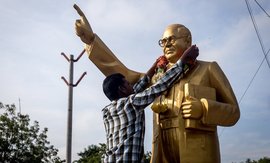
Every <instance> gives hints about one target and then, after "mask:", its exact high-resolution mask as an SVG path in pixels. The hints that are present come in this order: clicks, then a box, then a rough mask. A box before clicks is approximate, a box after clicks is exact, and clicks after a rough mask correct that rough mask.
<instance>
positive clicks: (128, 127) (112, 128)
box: [102, 45, 199, 163]
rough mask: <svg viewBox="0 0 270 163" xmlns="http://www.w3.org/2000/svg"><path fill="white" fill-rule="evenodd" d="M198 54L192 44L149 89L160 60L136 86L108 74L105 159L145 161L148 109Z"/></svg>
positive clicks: (119, 76)
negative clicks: (146, 116)
mask: <svg viewBox="0 0 270 163" xmlns="http://www.w3.org/2000/svg"><path fill="white" fill-rule="evenodd" d="M198 54H199V52H198V48H197V47H196V46H195V45H193V46H191V47H190V48H189V49H187V50H186V51H185V53H184V54H183V55H182V57H181V58H180V59H179V60H178V61H177V62H176V63H175V65H173V66H172V67H171V68H170V69H169V70H168V71H166V73H165V74H164V76H163V77H161V78H160V79H159V81H158V82H157V83H155V84H154V85H152V86H151V87H149V88H147V86H148V84H149V82H150V79H151V77H152V76H153V74H154V72H155V68H156V63H155V64H154V65H153V66H152V67H151V68H150V69H149V71H148V72H147V73H146V75H145V76H144V77H143V78H141V79H140V80H139V81H138V82H137V83H136V84H135V85H134V86H133V87H132V85H131V84H130V83H129V82H128V81H127V80H126V79H125V77H124V76H123V75H122V74H120V73H117V74H112V75H110V76H108V77H106V79H105V80H104V81H103V91H104V93H105V95H106V96H107V97H108V98H109V99H110V100H111V101H112V102H111V104H109V105H108V106H106V107H105V108H104V109H103V110H102V112H103V121H104V125H105V130H106V138H107V151H106V153H105V155H104V162H110V163H113V162H126V163H129V162H143V161H144V160H143V155H144V132H145V131H144V130H145V115H144V109H145V108H146V107H147V106H148V105H149V104H151V103H152V102H153V101H154V100H155V98H156V97H158V96H159V95H161V94H162V93H163V92H164V91H166V90H167V89H168V88H170V87H171V86H172V85H173V83H174V82H175V81H176V80H177V79H179V77H181V76H182V75H183V73H184V70H186V67H187V68H190V67H191V65H190V64H189V63H192V62H194V61H195V59H196V57H197V56H198ZM184 66H185V68H184Z"/></svg>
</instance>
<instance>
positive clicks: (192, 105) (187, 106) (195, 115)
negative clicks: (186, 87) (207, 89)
mask: <svg viewBox="0 0 270 163" xmlns="http://www.w3.org/2000/svg"><path fill="white" fill-rule="evenodd" d="M181 112H182V115H183V118H184V119H187V118H188V119H189V118H191V119H200V118H201V117H202V115H203V106H202V103H201V101H200V100H198V99H197V98H195V97H192V96H189V98H188V99H187V100H186V101H185V102H183V103H182V106H181Z"/></svg>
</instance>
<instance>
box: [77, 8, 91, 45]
mask: <svg viewBox="0 0 270 163" xmlns="http://www.w3.org/2000/svg"><path fill="white" fill-rule="evenodd" d="M73 7H74V8H75V9H76V10H77V12H78V14H79V15H80V17H81V19H77V20H76V22H75V30H76V34H77V36H79V37H80V38H81V40H82V41H83V42H84V43H86V44H88V45H89V44H91V43H92V41H93V39H94V37H95V36H94V33H93V30H92V28H91V26H90V24H89V22H88V20H87V18H86V17H85V15H84V13H83V12H82V10H81V9H80V7H79V6H77V5H76V4H74V5H73Z"/></svg>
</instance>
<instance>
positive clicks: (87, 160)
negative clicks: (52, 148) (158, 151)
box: [74, 143, 152, 163]
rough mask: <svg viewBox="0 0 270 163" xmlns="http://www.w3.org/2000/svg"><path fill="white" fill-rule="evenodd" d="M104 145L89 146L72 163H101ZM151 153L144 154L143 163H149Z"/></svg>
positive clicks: (104, 149)
mask: <svg viewBox="0 0 270 163" xmlns="http://www.w3.org/2000/svg"><path fill="white" fill-rule="evenodd" d="M105 151H106V144H104V143H99V146H97V145H90V146H88V147H87V148H85V149H84V151H83V152H80V153H78V155H79V156H80V159H79V160H76V161H74V163H101V159H102V155H103V154H105ZM151 156H152V153H151V152H146V154H144V159H145V160H144V162H145V163H150V160H151Z"/></svg>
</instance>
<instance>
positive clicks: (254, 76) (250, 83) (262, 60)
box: [239, 49, 270, 104]
mask: <svg viewBox="0 0 270 163" xmlns="http://www.w3.org/2000/svg"><path fill="white" fill-rule="evenodd" d="M269 51H270V49H269V50H268V52H267V53H266V56H267V55H268V54H269ZM264 60H265V58H263V60H262V62H261V64H260V66H259V67H258V69H257V71H256V72H255V74H254V75H253V77H252V78H251V80H250V82H249V84H248V86H247V88H246V90H245V92H244V93H243V95H242V96H241V98H240V100H239V104H240V103H241V102H242V99H243V98H244V96H245V95H246V93H247V91H248V89H249V87H250V85H251V83H252V82H253V80H254V78H255V76H256V75H257V73H258V72H259V70H260V68H261V66H262V64H263V62H264Z"/></svg>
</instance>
